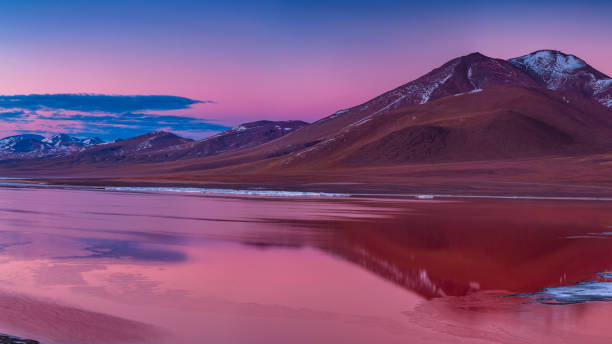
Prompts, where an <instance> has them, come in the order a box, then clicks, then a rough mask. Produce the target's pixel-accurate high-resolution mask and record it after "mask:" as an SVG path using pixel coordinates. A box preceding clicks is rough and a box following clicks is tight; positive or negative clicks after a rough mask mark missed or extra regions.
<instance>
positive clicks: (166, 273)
mask: <svg viewBox="0 0 612 344" xmlns="http://www.w3.org/2000/svg"><path fill="white" fill-rule="evenodd" d="M609 271H612V202H597V201H552V200H547V201H538V200H436V199H434V200H408V199H403V200H402V199H382V198H377V199H368V198H330V197H312V198H307V197H306V198H304V197H302V198H297V197H253V196H251V197H248V196H247V197H234V196H224V197H217V196H210V195H208V196H203V195H198V194H180V193H168V192H166V193H164V192H124V191H103V190H94V189H60V188H38V187H27V188H23V187H10V186H6V187H1V188H0V282H1V285H0V332H2V333H10V334H13V335H19V336H22V337H27V338H33V339H37V340H40V341H41V342H43V343H61V344H66V343H67V344H70V343H79V344H82V343H223V344H226V343H228V344H229V343H267V344H268V343H457V342H461V343H547V342H556V343H576V342H581V343H610V342H611V341H612V331H610V328H609V319H611V318H612V303H608V302H607V301H608V300H611V299H612V287H611V286H610V285H612V277H611V276H610V275H607V274H606V272H609Z"/></svg>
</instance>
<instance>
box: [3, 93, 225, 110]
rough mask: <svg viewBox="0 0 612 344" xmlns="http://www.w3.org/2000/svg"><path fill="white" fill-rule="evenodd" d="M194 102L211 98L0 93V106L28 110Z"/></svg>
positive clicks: (135, 107)
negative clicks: (9, 94)
mask: <svg viewBox="0 0 612 344" xmlns="http://www.w3.org/2000/svg"><path fill="white" fill-rule="evenodd" d="M197 103H214V101H212V100H194V99H189V98H184V97H176V96H166V95H144V96H141V95H135V96H122V95H107V94H27V95H11V96H7V95H0V108H3V109H15V108H18V109H28V110H42V109H52V110H74V111H85V112H105V113H122V112H131V111H145V110H179V109H187V108H189V107H191V106H192V105H193V104H197Z"/></svg>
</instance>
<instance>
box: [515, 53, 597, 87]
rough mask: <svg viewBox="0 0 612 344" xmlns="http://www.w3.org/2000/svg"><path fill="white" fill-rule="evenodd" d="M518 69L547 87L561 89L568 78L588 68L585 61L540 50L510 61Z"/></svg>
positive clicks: (572, 56)
mask: <svg viewBox="0 0 612 344" xmlns="http://www.w3.org/2000/svg"><path fill="white" fill-rule="evenodd" d="M508 62H510V63H512V64H513V65H515V66H516V67H518V68H520V69H522V70H525V71H527V72H528V73H530V74H535V75H536V76H538V77H540V78H541V81H542V82H544V84H545V85H546V87H548V88H550V89H560V88H562V87H563V85H564V84H565V81H566V80H567V79H568V78H571V76H572V75H573V74H575V73H577V72H578V70H579V69H582V68H584V67H587V64H586V62H584V60H582V59H580V58H578V57H576V56H574V55H568V54H564V53H562V52H560V51H555V50H540V51H536V52H534V53H531V54H528V55H525V56H521V57H517V58H513V59H510V60H508Z"/></svg>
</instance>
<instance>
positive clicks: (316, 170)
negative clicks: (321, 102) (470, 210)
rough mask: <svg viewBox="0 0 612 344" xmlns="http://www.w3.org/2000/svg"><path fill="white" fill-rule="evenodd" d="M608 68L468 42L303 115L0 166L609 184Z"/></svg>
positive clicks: (271, 177) (314, 180) (303, 178)
mask: <svg viewBox="0 0 612 344" xmlns="http://www.w3.org/2000/svg"><path fill="white" fill-rule="evenodd" d="M609 80H610V79H609V78H608V77H607V76H606V75H605V74H603V73H600V72H598V71H597V70H595V69H594V68H593V67H591V66H589V65H588V64H586V62H584V60H581V59H579V58H577V57H575V56H573V55H567V54H563V53H561V52H556V51H538V52H535V53H532V54H529V55H525V56H522V57H518V58H513V59H510V60H508V61H506V60H502V59H496V58H490V57H487V56H484V55H482V54H480V53H473V54H469V55H466V56H462V57H458V58H455V59H453V60H451V61H449V62H447V63H445V64H444V65H442V66H441V67H439V68H436V69H434V70H433V71H431V72H430V73H427V74H425V75H424V76H422V77H420V78H418V79H416V80H414V81H411V82H409V83H406V84H404V85H402V86H400V87H398V88H396V89H393V90H391V91H389V92H385V93H383V94H381V95H379V96H377V97H374V98H373V99H371V100H370V101H367V102H365V103H363V104H360V105H357V106H354V107H351V108H348V109H344V110H340V111H337V112H336V113H334V114H332V115H330V116H327V117H325V118H323V119H321V120H319V121H316V122H314V123H312V124H309V125H305V124H304V123H302V122H298V123H294V125H289V124H280V123H274V122H263V121H260V122H252V123H247V124H245V125H242V126H238V127H236V128H233V129H231V130H228V131H226V132H224V133H220V134H218V135H215V136H213V137H210V138H207V139H204V140H200V141H189V140H187V141H181V140H180V138H178V137H176V136H173V135H172V134H169V133H165V134H164V135H165V136H168V137H173V140H170V141H171V142H170V143H165V144H161V145H149V144H147V143H143V142H149V141H148V138H147V137H144V136H143V137H138V138H132V139H128V140H124V141H120V142H117V143H113V144H107V145H103V146H95V148H88V149H85V150H83V151H80V152H78V153H75V154H71V155H68V156H64V157H61V158H57V159H45V161H36V162H23V163H15V164H11V165H6V166H5V167H4V169H2V167H0V172H2V173H16V172H15V171H19V170H24V171H28V173H40V172H39V171H44V172H45V173H46V174H47V175H53V174H57V175H62V176H65V175H68V174H76V173H77V172H78V173H80V174H83V173H87V174H89V175H95V176H100V177H113V178H116V177H122V178H125V177H128V176H130V177H132V178H137V177H138V176H144V175H148V176H153V175H157V176H158V177H155V178H156V179H155V180H156V181H159V180H161V179H160V178H161V177H159V176H162V175H163V176H164V178H167V180H173V181H180V182H181V183H185V182H190V181H191V182H193V183H203V182H206V181H208V182H221V183H225V184H226V185H227V183H232V182H233V183H239V184H240V185H246V184H249V183H254V184H257V185H261V183H267V184H269V185H273V184H282V185H285V186H287V185H289V186H294V187H295V186H296V185H297V186H299V187H302V188H316V187H318V186H317V185H319V186H320V185H323V184H322V183H323V182H325V183H327V184H326V185H331V187H333V188H340V186H339V185H352V186H350V188H352V189H356V188H360V190H364V189H363V188H369V187H368V185H371V188H374V189H375V190H381V188H378V186H376V185H379V186H380V185H382V184H383V183H384V185H388V186H389V188H390V190H392V191H397V190H399V187H395V188H393V187H391V185H402V184H405V183H406V182H407V181H409V180H410V181H411V182H410V183H409V186H406V187H410V190H414V189H418V188H420V187H421V186H423V185H430V186H432V185H433V187H435V188H439V187H440V185H441V184H439V183H441V182H443V181H449V180H453V183H455V184H453V185H450V184H449V185H447V186H445V188H444V190H453V189H456V188H465V187H466V184H465V183H466V181H468V180H469V181H470V183H481V181H480V179H478V178H476V177H477V176H480V175H481V174H484V175H486V176H492V177H491V178H490V179H487V180H489V181H490V182H491V183H494V182H495V181H496V180H502V179H503V180H504V182H503V183H502V184H495V185H496V187H499V188H500V189H503V188H507V187H509V186H508V185H514V186H513V187H514V188H515V189H518V188H519V187H518V186H516V185H519V184H520V183H523V184H525V185H532V184H529V183H526V182H527V181H535V180H537V181H538V184H537V185H539V186H538V188H540V187H542V185H544V184H542V181H546V180H548V179H547V178H549V177H546V176H548V175H549V173H552V171H554V173H555V178H556V180H562V181H563V183H570V182H571V183H572V184H573V185H578V186H579V185H582V184H584V183H589V181H590V182H591V183H593V184H594V185H596V183H604V184H605V185H608V184H612V183H611V182H610V181H609V178H608V179H606V178H605V176H604V175H606V173H607V175H609V169H608V168H607V167H606V166H607V165H606V164H608V163H609V161H612V141H611V140H610V137H612V108H610V107H608V100H607V99H608V98H607V97H608V95H609V94H610V92H612V90H611V89H612V86H611V85H610V84H611V83H610V81H609ZM284 128H290V129H291V128H294V129H293V130H285V129H284ZM295 129H299V130H295ZM157 135H160V134H159V133H158V134H155V135H153V136H157ZM128 143H129V145H128V146H126V144H128ZM145 146H146V147H147V148H146V149H142V148H137V147H145ZM109 162H113V163H109ZM117 162H121V164H120V165H119V164H117ZM136 163H137V164H136ZM8 166H10V168H9V167H8ZM65 166H70V169H66V168H65ZM473 166H479V167H478V168H477V169H475V168H474V167H473ZM496 166H498V167H499V166H512V167H511V168H506V169H502V170H500V169H499V168H497V167H496ZM77 167H78V168H77ZM5 171H7V172H5ZM427 171H430V172H427ZM433 171H435V172H433ZM456 171H464V172H460V174H456V173H458V172H456ZM465 171H477V172H470V173H468V172H465ZM501 171H503V172H501ZM579 171H581V172H579ZM602 171H603V172H602ZM428 173H433V174H432V176H430V175H428ZM602 173H603V174H602ZM419 176H420V177H419ZM475 176H476V177H475ZM579 177H580V178H579ZM151 178H152V177H151ZM419 178H421V179H419ZM424 178H425V179H424ZM559 178H561V179H559ZM416 180H419V181H420V182H415V181H416ZM425 180H426V181H425ZM495 183H497V182H495ZM512 183H513V184H512ZM517 183H518V184H517ZM606 183H607V184H606ZM282 185H281V186H282ZM405 185H408V184H405ZM472 185H474V184H472ZM504 185H506V186H504ZM533 185H536V184H533ZM550 185H553V183H550ZM346 187H347V188H348V186H346ZM342 188H344V186H342ZM377 188H378V189H377ZM352 189H351V190H352ZM557 189H559V188H557ZM557 189H555V190H553V189H552V187H551V188H549V189H547V190H552V191H551V192H559V190H560V189H559V190H557ZM596 189H597V188H596ZM598 189H599V190H604V189H605V188H598ZM610 189H612V185H610ZM368 190H369V189H368ZM594 190H595V189H594ZM572 192H574V191H572Z"/></svg>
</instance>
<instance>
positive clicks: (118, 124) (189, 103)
mask: <svg viewBox="0 0 612 344" xmlns="http://www.w3.org/2000/svg"><path fill="white" fill-rule="evenodd" d="M0 8H2V11H0V32H1V33H2V35H1V36H0V137H4V136H9V135H14V134H20V133H40V134H44V135H47V134H52V133H57V132H65V133H69V134H73V135H80V136H98V137H101V138H103V139H106V140H112V139H114V138H118V137H122V138H125V137H130V136H135V135H140V134H144V133H146V132H148V131H152V130H169V131H173V132H175V133H177V134H180V135H183V136H188V137H193V138H201V137H205V136H208V135H211V134H212V133H215V132H217V131H220V130H224V129H226V128H228V127H232V126H235V125H238V124H240V123H244V122H248V121H253V120H259V119H270V120H285V119H302V120H306V121H315V120H317V119H320V118H322V117H325V116H327V115H329V114H332V113H334V112H335V111H337V110H339V109H343V108H347V107H351V106H354V105H357V104H360V103H363V102H365V101H367V100H368V99H371V98H373V97H375V96H376V95H378V94H380V93H383V92H385V91H387V90H390V89H392V88H395V87H397V86H399V85H401V84H404V83H406V82H408V81H411V80H413V79H415V78H417V77H418V76H420V75H423V74H425V73H427V72H429V71H430V70H431V69H433V68H435V67H438V66H440V65H442V64H443V63H445V62H446V61H448V60H451V59H453V58H455V57H458V56H462V55H466V54H469V53H471V52H475V51H478V52H481V53H483V54H485V55H487V56H491V57H499V58H510V57H516V56H520V55H524V54H527V53H529V52H532V51H535V50H539V49H555V50H561V51H563V52H566V53H571V54H575V55H577V56H578V57H581V58H583V59H584V60H586V61H587V63H589V64H591V65H592V66H593V67H595V68H596V69H598V70H600V71H602V72H603V73H605V74H608V75H612V58H610V57H611V56H612V44H610V42H611V39H610V34H611V33H612V20H610V19H609V14H610V13H612V1H609V0H607V1H595V0H585V1H564V0H559V1H537V0H532V1H523V0H516V1H470V0H467V1H448V0H431V1H383V0H380V1H362V0H352V1H348V0H327V1H317V0H310V1H298V0H296V1H266V0H261V1H240V0H238V1H231V2H229V1H181V0H175V1H155V0H148V1H130V0H123V1H113V0H107V1H76V0H75V1H61V0H57V1H36V0H32V1H5V0H0ZM32 95H41V96H32ZM42 95H44V97H43V96H42ZM148 96H168V97H157V98H155V97H153V98H147V97H148ZM87 102H94V103H95V104H98V105H95V106H84V104H87ZM130 104H132V105H130Z"/></svg>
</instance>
